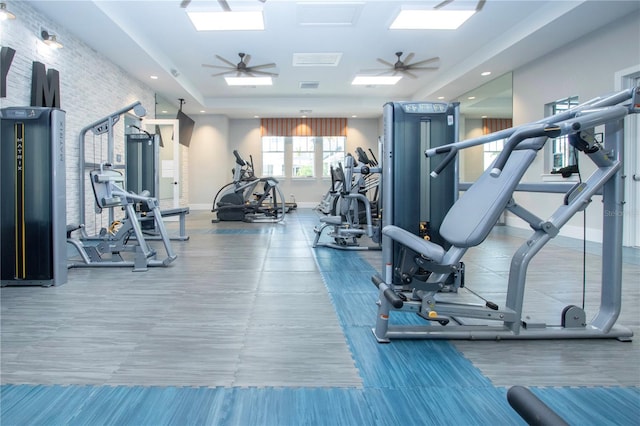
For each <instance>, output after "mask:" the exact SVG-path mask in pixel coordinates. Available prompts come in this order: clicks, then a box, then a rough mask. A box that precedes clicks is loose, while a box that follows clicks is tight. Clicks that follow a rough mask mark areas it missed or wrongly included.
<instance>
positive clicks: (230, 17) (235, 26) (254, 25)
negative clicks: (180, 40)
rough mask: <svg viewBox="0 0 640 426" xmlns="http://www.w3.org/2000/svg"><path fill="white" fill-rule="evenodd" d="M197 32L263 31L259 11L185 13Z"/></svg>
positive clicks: (262, 22)
mask: <svg viewBox="0 0 640 426" xmlns="http://www.w3.org/2000/svg"><path fill="white" fill-rule="evenodd" d="M187 15H188V16H189V19H191V22H192V23H193V25H194V26H195V27H196V30H198V31H234V30H236V31H237V30H264V19H263V17H262V12H261V11H245V12H187Z"/></svg>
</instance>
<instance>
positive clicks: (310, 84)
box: [298, 81, 320, 89]
mask: <svg viewBox="0 0 640 426" xmlns="http://www.w3.org/2000/svg"><path fill="white" fill-rule="evenodd" d="M319 85H320V82H319V81H301V82H300V83H299V84H298V87H300V88H301V89H317V88H318V86H319Z"/></svg>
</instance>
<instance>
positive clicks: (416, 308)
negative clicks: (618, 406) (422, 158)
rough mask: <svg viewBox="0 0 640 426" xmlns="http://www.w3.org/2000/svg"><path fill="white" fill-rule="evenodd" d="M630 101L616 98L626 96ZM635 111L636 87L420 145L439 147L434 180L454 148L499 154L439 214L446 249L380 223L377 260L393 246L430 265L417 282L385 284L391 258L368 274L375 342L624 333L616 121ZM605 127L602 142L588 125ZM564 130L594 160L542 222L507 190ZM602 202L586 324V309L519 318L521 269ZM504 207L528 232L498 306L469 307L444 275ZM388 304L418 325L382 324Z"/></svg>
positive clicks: (620, 148)
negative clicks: (547, 319)
mask: <svg viewBox="0 0 640 426" xmlns="http://www.w3.org/2000/svg"><path fill="white" fill-rule="evenodd" d="M629 100H630V101H631V102H630V103H627V104H623V103H624V102H628V101H629ZM638 112H640V88H633V89H629V90H625V91H622V92H619V93H616V94H613V95H610V96H606V97H602V98H596V99H593V100H591V101H588V102H586V103H584V104H582V105H579V106H577V107H574V108H572V109H569V110H567V111H564V112H562V113H559V114H557V115H554V116H551V117H547V118H545V119H543V120H540V121H537V122H534V123H530V124H525V125H522V126H517V127H513V128H510V129H506V130H502V131H499V132H496V133H493V134H490V135H487V136H484V137H481V138H476V139H470V140H466V141H462V142H457V143H453V144H448V145H444V146H440V147H437V148H432V149H428V150H426V152H425V155H426V156H427V157H432V156H435V155H440V154H446V156H445V158H444V160H443V161H442V162H441V163H440V164H439V165H438V166H437V167H435V168H434V170H433V171H432V172H431V176H432V177H438V175H439V173H440V172H441V171H442V170H444V168H445V167H447V165H448V164H450V163H451V162H452V161H455V159H456V157H457V153H458V151H459V150H461V149H464V148H467V147H471V146H476V145H480V144H484V143H488V142H491V141H494V140H499V139H504V138H507V141H506V143H505V145H504V149H503V151H502V152H501V153H500V154H499V155H498V157H497V158H496V159H495V161H494V163H493V164H492V166H490V167H489V168H488V169H487V170H486V171H485V173H484V174H482V175H481V176H480V178H479V179H478V180H477V181H476V182H475V183H473V184H472V185H471V186H470V187H469V189H468V190H467V191H466V193H465V194H464V195H462V196H461V197H460V198H459V199H458V200H457V201H456V202H455V204H454V205H453V206H452V208H451V209H450V210H449V211H448V212H447V214H446V216H445V217H444V219H443V221H442V224H441V226H440V229H439V233H440V235H441V237H442V238H443V239H444V241H445V242H446V243H447V245H448V246H449V247H448V248H445V247H443V246H442V245H439V244H435V243H434V242H432V241H427V240H424V239H422V238H419V237H417V236H416V235H414V234H412V233H410V232H408V231H406V230H404V229H402V228H400V227H398V226H395V225H388V226H385V227H384V228H383V230H382V234H383V240H382V250H383V258H384V259H390V258H391V253H393V246H394V243H396V244H400V245H402V246H405V247H408V248H410V249H411V250H413V251H414V252H415V253H417V255H416V257H415V261H416V262H417V263H419V264H420V265H421V267H422V268H424V269H425V270H427V271H429V272H430V274H429V276H428V279H427V280H426V281H424V282H422V281H413V282H411V283H409V284H405V285H396V284H394V283H393V268H392V264H391V262H389V261H387V263H385V265H384V267H383V268H384V269H383V276H380V275H374V277H372V281H373V282H374V284H375V285H376V286H377V287H378V289H379V300H378V302H377V304H378V313H377V318H376V324H375V327H374V328H373V333H374V335H375V337H376V339H377V340H378V341H379V342H383V343H386V342H389V341H390V340H391V339H396V338H427V339H478V340H480V339H483V340H489V339H496V340H500V339H562V338H617V339H619V340H630V339H631V337H632V336H633V333H632V332H631V331H630V330H629V329H627V328H625V327H621V326H617V325H615V323H616V320H617V319H618V316H619V314H620V308H621V297H622V204H623V200H622V193H623V170H622V162H623V157H624V144H623V130H624V129H623V119H624V117H626V116H627V115H628V114H633V113H638ZM600 125H604V127H605V141H604V145H603V144H601V143H599V142H597V141H595V139H594V138H593V137H591V136H592V135H593V132H592V130H593V128H594V127H595V126H600ZM562 135H568V137H569V140H570V142H571V143H572V145H573V146H574V147H575V148H576V149H577V150H579V151H581V152H582V153H583V154H585V155H586V157H587V158H589V159H590V160H591V161H592V162H593V163H594V164H595V166H596V170H595V172H594V173H593V174H592V175H591V176H590V177H589V178H588V179H587V180H585V181H584V182H579V183H577V184H576V185H574V186H573V187H572V188H571V189H570V190H569V191H567V192H566V194H565V197H564V202H563V204H562V205H560V206H559V207H558V208H557V210H556V211H555V212H554V213H553V214H552V215H551V216H550V217H549V218H548V219H546V220H543V219H541V218H539V217H537V216H536V215H535V214H534V213H532V212H530V211H528V210H526V209H525V208H523V207H522V206H519V205H518V204H517V203H516V202H515V201H514V199H513V192H514V191H516V190H518V189H520V187H524V186H525V185H519V182H520V180H521V179H522V177H523V175H524V173H525V172H526V170H527V169H528V168H529V166H530V165H531V163H532V162H533V161H534V159H535V157H536V155H537V153H538V152H539V151H540V150H541V149H542V148H543V146H544V144H545V142H546V141H547V139H548V138H555V137H558V136H562ZM597 194H602V199H603V240H602V241H603V242H602V277H601V291H600V310H599V312H598V313H597V315H596V316H595V317H594V318H593V319H592V320H591V321H589V322H587V319H586V313H585V311H584V309H582V308H580V307H578V306H575V305H569V306H567V307H565V308H564V309H563V311H562V313H561V315H560V323H561V325H560V326H551V325H547V324H545V323H536V322H533V321H530V320H528V319H526V320H525V319H523V318H522V312H523V301H524V290H525V284H526V278H527V268H528V266H529V263H530V261H531V260H532V259H533V258H534V257H535V256H536V254H537V253H538V252H539V251H540V250H541V249H542V248H543V247H544V246H545V244H546V243H547V242H549V241H550V240H551V239H552V238H554V237H555V236H556V235H558V233H559V231H560V229H561V228H562V226H564V225H565V224H566V223H567V222H568V221H569V219H571V217H573V216H574V215H575V214H576V213H578V212H580V211H583V210H584V209H585V208H586V207H587V205H588V204H589V203H590V202H591V198H592V197H593V196H594V195H597ZM505 209H507V210H509V211H510V212H512V213H513V214H515V215H517V216H518V217H520V218H522V219H523V220H525V221H526V222H527V223H529V225H530V226H531V228H532V229H533V234H532V235H531V236H530V237H529V238H528V239H527V241H526V242H525V243H524V244H523V245H522V246H521V247H520V248H519V249H518V250H517V251H516V252H515V254H514V256H513V258H512V260H511V266H510V270H509V278H508V283H507V294H506V303H505V305H504V306H503V307H500V306H498V305H497V304H495V303H492V302H487V303H485V304H484V305H482V304H469V303H462V302H459V301H456V300H452V298H451V297H445V296H451V295H442V294H439V291H440V290H441V289H442V288H443V287H444V286H445V284H446V282H447V280H449V279H450V277H451V276H452V275H455V274H457V273H458V272H459V270H460V267H461V260H462V258H463V256H464V254H465V252H466V251H467V250H468V249H469V248H471V247H474V246H477V245H479V244H481V243H482V242H483V241H484V240H485V239H486V237H487V236H488V234H489V232H490V231H491V229H492V228H493V226H494V225H495V223H496V222H497V221H498V218H499V216H500V215H501V214H502V212H503V211H504V210H505ZM396 311H403V312H410V313H414V314H418V315H419V316H420V317H422V318H423V319H425V320H426V321H427V324H425V325H412V326H408V325H390V324H389V322H390V316H391V313H392V312H393V313H394V315H395V312H396Z"/></svg>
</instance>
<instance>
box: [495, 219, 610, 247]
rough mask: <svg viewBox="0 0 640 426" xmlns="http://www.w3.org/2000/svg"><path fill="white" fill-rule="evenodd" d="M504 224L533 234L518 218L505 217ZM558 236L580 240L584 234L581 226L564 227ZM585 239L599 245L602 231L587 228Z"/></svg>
mask: <svg viewBox="0 0 640 426" xmlns="http://www.w3.org/2000/svg"><path fill="white" fill-rule="evenodd" d="M505 224H506V225H507V226H512V227H514V228H519V229H527V230H530V231H532V232H533V230H532V229H531V227H530V226H529V225H528V224H527V223H525V222H523V221H522V220H521V219H519V218H514V217H509V216H507V220H506V223H505ZM558 235H561V236H563V237H569V238H575V239H578V240H582V239H583V238H584V236H585V233H584V228H582V226H575V225H565V226H563V227H562V228H560V233H559V234H558ZM586 237H587V238H586V240H587V241H591V242H594V243H601V242H602V231H600V230H599V229H595V228H587V232H586Z"/></svg>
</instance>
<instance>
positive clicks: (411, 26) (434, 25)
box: [389, 10, 476, 30]
mask: <svg viewBox="0 0 640 426" xmlns="http://www.w3.org/2000/svg"><path fill="white" fill-rule="evenodd" d="M474 13H476V11H475V10H401V11H400V13H399V14H398V16H397V17H396V19H395V20H394V21H393V23H392V24H391V26H390V27H389V29H391V30H455V29H456V28H458V27H459V26H460V25H462V24H463V23H464V22H465V21H466V20H467V19H469V18H471V16H472V15H473V14H474Z"/></svg>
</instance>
